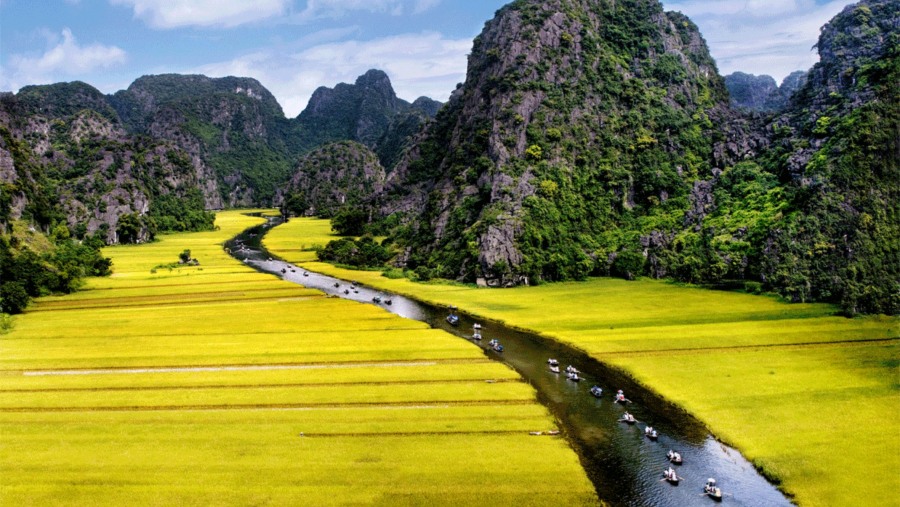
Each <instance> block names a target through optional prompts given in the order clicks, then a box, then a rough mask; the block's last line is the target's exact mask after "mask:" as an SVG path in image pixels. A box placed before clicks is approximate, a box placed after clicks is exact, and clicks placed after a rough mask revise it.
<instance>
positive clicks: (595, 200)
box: [381, 0, 728, 284]
mask: <svg viewBox="0 0 900 507" xmlns="http://www.w3.org/2000/svg"><path fill="white" fill-rule="evenodd" d="M727 101H728V97H727V92H726V89H725V86H724V83H723V81H722V78H721V77H720V76H719V75H718V72H717V70H716V67H715V63H714V62H713V60H712V58H711V57H710V55H709V53H708V51H707V49H706V45H705V43H704V41H703V39H702V37H701V36H700V33H699V32H698V31H697V28H696V26H695V25H694V24H693V23H691V21H690V20H689V19H687V18H686V17H684V16H683V15H681V14H678V13H666V12H664V11H663V9H662V7H661V5H660V4H659V2H658V1H656V0H652V1H651V0H628V1H621V0H617V1H611V0H601V1H588V0H552V1H535V0H518V1H515V2H512V3H511V4H509V5H508V6H506V7H504V8H503V9H501V10H500V11H498V12H497V15H496V17H495V18H494V19H493V20H491V21H489V22H488V23H487V24H486V25H485V28H484V30H483V32H482V33H481V35H479V36H478V37H477V38H476V39H475V43H474V46H473V49H472V54H471V56H470V57H469V64H468V73H467V77H466V81H465V83H464V84H463V85H462V86H461V87H459V88H458V89H457V90H456V91H455V92H454V93H453V95H452V97H451V100H450V102H449V103H448V104H447V105H445V107H444V108H443V109H442V110H441V111H440V112H439V113H438V116H437V119H436V121H435V122H434V124H433V125H431V126H430V128H429V129H428V130H427V132H426V133H425V134H423V135H422V136H421V137H420V138H419V139H418V142H417V143H416V144H415V145H414V147H413V148H412V149H411V150H410V151H409V152H408V155H407V156H406V157H405V158H404V160H403V161H401V162H400V164H399V165H398V168H397V170H396V171H395V172H394V173H393V174H391V176H390V178H389V189H390V193H389V195H387V196H385V198H384V200H383V201H382V203H381V206H382V211H383V213H384V214H390V213H401V214H404V215H405V216H406V220H407V221H408V222H407V223H408V225H407V227H405V228H404V229H402V230H400V231H399V233H398V235H397V240H398V242H400V243H401V244H402V245H403V246H404V247H405V248H406V254H405V255H404V259H403V260H404V261H406V263H407V265H408V266H409V267H412V268H416V267H418V266H424V267H425V268H426V269H435V270H436V272H435V273H434V274H435V275H439V276H444V277H448V278H455V279H460V280H466V281H475V279H476V278H485V279H486V280H487V281H488V283H489V284H508V283H517V282H522V281H525V280H531V281H538V280H559V279H566V278H581V277H583V276H586V275H588V274H590V273H609V272H611V271H612V272H618V273H623V274H627V273H631V272H633V271H635V268H634V267H633V266H632V265H633V264H634V263H635V262H636V261H637V260H638V259H640V260H641V261H643V258H644V257H643V251H644V249H645V248H646V247H647V245H643V244H642V242H643V241H655V240H651V239H647V238H657V237H660V238H669V237H670V235H671V232H670V231H672V230H674V229H677V228H680V227H681V217H683V216H684V215H685V213H686V212H687V211H688V209H689V208H690V206H691V204H690V195H691V191H692V184H693V181H695V180H697V179H698V178H701V177H704V176H707V175H709V174H710V173H711V171H712V157H711V154H712V145H713V142H714V141H716V140H718V139H720V138H721V137H722V136H721V135H720V134H719V133H718V130H717V129H716V126H715V124H716V123H717V118H718V117H719V116H722V115H724V114H726V110H727ZM642 238H645V239H642ZM667 240H668V239H666V241H667ZM635 274H637V273H635Z"/></svg>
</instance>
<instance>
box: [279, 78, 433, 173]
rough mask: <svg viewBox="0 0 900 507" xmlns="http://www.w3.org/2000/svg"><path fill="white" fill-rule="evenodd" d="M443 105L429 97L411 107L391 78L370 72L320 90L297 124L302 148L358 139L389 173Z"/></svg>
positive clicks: (421, 98)
mask: <svg viewBox="0 0 900 507" xmlns="http://www.w3.org/2000/svg"><path fill="white" fill-rule="evenodd" d="M440 107H441V103H440V102H437V101H434V100H431V99H429V98H427V97H420V98H419V99H417V100H416V101H415V102H413V103H412V104H410V103H409V102H406V101H405V100H402V99H400V98H398V97H397V95H396V94H395V93H394V88H393V86H391V81H390V79H389V78H388V76H387V74H385V73H384V72H382V71H380V70H370V71H368V72H366V73H365V74H363V75H362V76H360V77H359V78H357V80H356V82H355V83H354V84H347V83H339V84H338V85H336V86H335V87H334V88H327V87H324V86H323V87H320V88H318V89H317V90H316V91H315V93H313V95H312V97H311V98H310V100H309V104H308V105H307V106H306V109H304V110H303V112H302V113H300V115H299V116H298V117H297V121H298V122H299V125H300V126H299V132H300V136H301V139H302V141H301V142H302V143H303V144H304V145H307V146H319V145H322V144H325V143H329V142H334V141H342V140H348V141H356V142H358V143H361V144H364V145H366V146H368V147H369V148H370V149H372V150H374V151H375V152H376V153H377V154H378V156H379V158H380V159H381V162H382V165H384V166H385V167H387V168H389V169H390V168H393V166H394V165H395V164H396V161H397V160H398V159H399V158H400V155H401V154H402V152H403V150H404V149H405V148H406V147H407V145H408V144H409V140H410V139H411V137H412V136H413V135H414V134H416V133H417V132H418V130H419V128H420V126H421V125H422V124H423V123H425V122H426V121H428V120H429V119H431V118H433V117H434V116H435V114H437V110H438V109H440Z"/></svg>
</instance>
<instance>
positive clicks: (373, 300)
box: [372, 296, 381, 303]
mask: <svg viewBox="0 0 900 507" xmlns="http://www.w3.org/2000/svg"><path fill="white" fill-rule="evenodd" d="M372 302H373V303H380V302H381V298H380V297H378V296H375V297H373V298H372Z"/></svg>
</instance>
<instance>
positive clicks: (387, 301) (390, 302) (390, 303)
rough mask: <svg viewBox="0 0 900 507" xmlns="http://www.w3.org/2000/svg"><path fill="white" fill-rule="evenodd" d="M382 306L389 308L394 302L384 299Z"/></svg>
mask: <svg viewBox="0 0 900 507" xmlns="http://www.w3.org/2000/svg"><path fill="white" fill-rule="evenodd" d="M384 304H386V305H388V306H391V305H392V304H394V301H393V300H391V299H385V300H384Z"/></svg>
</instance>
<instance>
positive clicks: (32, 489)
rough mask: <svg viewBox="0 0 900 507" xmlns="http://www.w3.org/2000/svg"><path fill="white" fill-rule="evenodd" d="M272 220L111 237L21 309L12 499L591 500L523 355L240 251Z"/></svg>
mask: <svg viewBox="0 0 900 507" xmlns="http://www.w3.org/2000/svg"><path fill="white" fill-rule="evenodd" d="M261 222H262V220H261V219H259V218H251V217H247V216H243V215H242V214H240V213H238V212H225V213H219V214H218V216H217V218H216V226H217V227H218V230H216V231H209V232H202V233H190V234H176V235H169V236H162V237H160V238H159V241H157V242H154V243H150V244H144V245H128V246H117V247H110V248H106V249H104V250H103V254H104V255H107V256H109V257H110V258H112V260H113V263H114V266H115V273H114V274H113V275H112V276H110V277H107V278H93V279H89V280H88V282H87V284H86V286H85V290H83V291H81V292H78V293H76V294H72V295H67V296H62V297H45V298H40V299H37V300H36V301H35V302H34V304H33V305H32V306H31V307H30V308H29V309H28V310H27V311H26V312H25V313H23V314H21V315H18V316H16V317H14V320H15V322H14V324H15V326H14V329H13V331H12V332H11V333H9V334H7V335H4V336H3V337H2V338H0V352H2V353H0V449H2V452H0V498H2V499H3V501H2V502H0V503H3V504H10V505H13V504H34V505H88V504H89V505H122V504H128V505H209V504H216V505H223V504H224V505H251V504H273V505H292V504H303V505H307V504H315V505H336V504H373V503H375V504H390V505H408V504H416V505H422V504H432V505H472V504H491V505H512V504H517V505H537V504H545V503H546V501H547V499H550V498H552V499H553V501H554V502H562V503H566V504H574V505H588V504H596V503H597V496H596V493H595V491H594V488H593V486H592V485H591V483H590V482H589V481H588V479H587V477H586V474H585V472H584V470H583V469H582V468H581V466H580V464H579V461H578V458H577V456H576V455H575V453H574V452H573V451H572V450H571V449H570V448H569V447H568V446H567V444H566V442H565V440H564V439H563V438H560V437H546V436H543V437H534V436H530V435H529V432H531V431H546V430H549V429H553V428H555V426H556V424H555V422H554V420H553V418H552V417H551V416H550V414H549V413H548V412H547V410H546V409H545V408H544V407H542V406H541V405H539V404H538V403H537V401H536V400H535V393H534V391H533V389H532V388H531V387H530V386H528V385H527V384H525V383H524V382H522V381H521V379H520V377H519V376H518V375H517V374H516V373H515V372H514V371H512V370H511V369H509V368H507V367H505V366H503V365H501V364H499V363H496V362H492V361H489V360H488V359H486V358H485V357H484V355H483V353H482V352H481V351H480V349H478V348H477V347H474V346H472V345H470V344H467V343H465V342H464V341H461V340H459V339H457V338H455V337H453V336H451V335H449V334H446V333H444V332H441V331H437V330H432V329H429V328H428V327H427V326H426V325H425V324H422V323H418V322H414V321H410V320H406V319H402V318H400V317H397V316H394V315H391V314H389V313H387V312H385V311H383V310H381V309H379V308H376V307H374V306H371V305H361V304H358V303H352V302H348V301H344V300H340V299H336V298H329V297H326V296H325V295H324V294H322V293H320V292H317V291H314V290H309V289H304V288H302V287H299V286H297V285H294V284H291V283H287V282H284V281H282V280H279V279H278V278H276V277H273V276H270V275H265V274H261V273H258V272H256V271H254V270H252V269H251V268H250V267H248V266H246V265H243V264H241V263H239V262H237V261H236V260H234V259H232V258H231V257H229V256H228V255H227V254H226V252H225V251H224V250H223V248H222V243H223V242H224V241H225V240H227V239H229V238H231V237H233V236H234V235H236V234H237V233H238V232H240V231H242V230H244V229H246V228H248V227H251V226H253V225H255V224H258V223H261ZM326 223H327V222H326ZM185 250H190V252H191V254H190V255H191V257H192V258H194V259H197V260H198V261H199V262H200V265H199V266H191V265H180V266H175V267H173V268H172V269H159V270H156V271H155V272H152V271H153V267H154V266H157V265H160V264H163V263H169V262H171V261H172V260H173V259H177V258H178V255H179V253H180V252H184V251H185Z"/></svg>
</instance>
